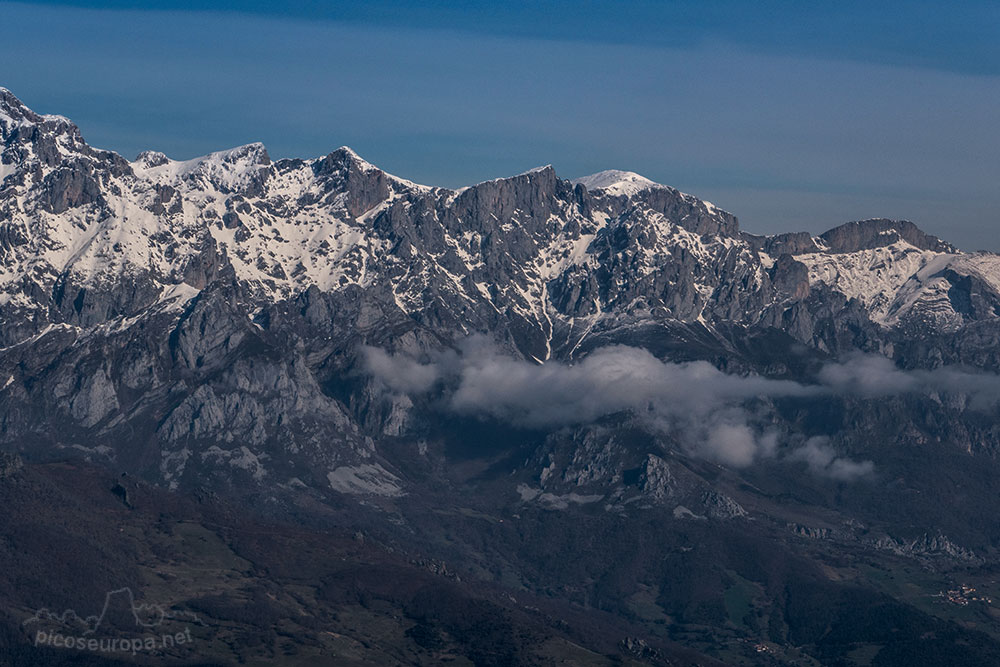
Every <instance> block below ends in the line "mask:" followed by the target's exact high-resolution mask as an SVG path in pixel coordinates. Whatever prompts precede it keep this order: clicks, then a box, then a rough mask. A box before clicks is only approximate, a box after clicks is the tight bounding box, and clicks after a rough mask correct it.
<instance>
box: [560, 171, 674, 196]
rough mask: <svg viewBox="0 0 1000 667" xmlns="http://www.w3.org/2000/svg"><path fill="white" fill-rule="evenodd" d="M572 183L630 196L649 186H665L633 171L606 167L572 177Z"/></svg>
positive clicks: (590, 188) (589, 188) (612, 193)
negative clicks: (581, 175)
mask: <svg viewBox="0 0 1000 667" xmlns="http://www.w3.org/2000/svg"><path fill="white" fill-rule="evenodd" d="M572 182H573V183H579V184H580V185H582V186H583V187H585V188H587V189H588V190H603V191H604V192H606V193H608V194H610V195H619V196H620V195H624V196H631V195H634V194H636V193H637V192H642V191H643V190H648V189H649V188H662V187H665V186H663V185H660V184H659V183H657V182H655V181H651V180H649V179H648V178H646V177H645V176H642V175H640V174H637V173H635V172H634V171H622V170H620V169H608V170H607V171H599V172H597V173H596V174H591V175H590V176H583V177H581V178H574V179H573V181H572Z"/></svg>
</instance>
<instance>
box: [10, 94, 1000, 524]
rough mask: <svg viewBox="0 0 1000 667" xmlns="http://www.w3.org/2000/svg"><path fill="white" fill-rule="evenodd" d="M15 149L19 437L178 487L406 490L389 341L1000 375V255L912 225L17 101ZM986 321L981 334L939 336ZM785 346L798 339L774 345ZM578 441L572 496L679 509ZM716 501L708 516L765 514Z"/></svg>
mask: <svg viewBox="0 0 1000 667" xmlns="http://www.w3.org/2000/svg"><path fill="white" fill-rule="evenodd" d="M0 138H2V152H0V176H2V183H0V260H2V265H0V321H2V323H3V327H2V328H0V347H2V348H3V354H2V356H0V384H3V382H6V384H5V385H4V386H3V389H0V442H2V443H3V444H4V445H5V446H8V447H9V446H17V447H19V448H21V449H29V448H39V449H45V448H48V451H65V450H66V448H77V449H79V448H81V447H82V448H85V449H86V451H87V452H89V454H88V455H91V456H99V457H104V458H107V459H112V460H116V461H118V462H120V463H121V464H122V465H124V464H125V463H126V462H128V464H129V465H130V466H135V467H137V468H141V469H143V470H146V471H154V473H153V475H154V476H158V477H159V479H160V481H164V482H166V483H169V484H182V483H185V482H186V480H189V479H190V480H196V479H197V478H199V476H201V477H203V476H205V475H208V476H210V477H211V476H212V475H216V474H218V475H223V476H225V477H226V478H227V479H231V480H232V479H237V480H239V479H245V480H248V481H249V482H255V483H263V482H262V480H270V481H276V482H284V481H287V479H290V478H295V479H297V480H299V481H303V480H306V481H309V482H310V483H315V484H322V485H336V484H339V485H340V488H342V489H347V488H367V489H376V490H377V489H382V490H383V491H391V493H387V495H393V494H395V493H396V492H397V491H398V490H399V488H400V484H401V482H400V479H401V478H402V477H403V475H402V474H401V471H400V470H398V469H395V468H394V467H393V464H392V463H391V462H390V461H388V460H385V459H383V458H382V457H381V453H380V451H379V448H378V446H377V443H376V442H375V439H377V438H380V437H402V436H404V435H405V434H406V433H407V430H408V429H410V428H412V425H413V420H412V414H411V412H412V410H413V409H414V406H413V403H412V402H411V401H410V400H409V398H407V397H403V396H394V397H390V399H389V400H388V401H384V400H383V397H382V396H381V395H380V391H379V390H378V389H377V388H376V387H374V386H373V385H372V384H371V382H370V381H369V380H366V379H364V378H363V376H362V374H360V373H359V371H358V349H359V346H360V345H363V344H368V345H375V346H378V347H383V348H386V349H389V350H393V351H406V352H407V353H411V354H413V355H419V354H424V353H428V352H431V351H435V350H440V349H442V348H447V347H450V346H453V345H454V344H455V343H456V341H458V340H460V339H462V338H464V337H466V336H468V335H469V334H473V333H488V334H490V335H491V336H492V337H494V338H496V339H497V340H498V341H499V342H500V344H501V345H502V346H504V347H505V348H506V349H507V350H508V351H509V352H511V353H513V354H517V355H520V356H522V357H523V358H525V359H532V358H533V359H535V360H538V361H540V362H542V361H546V360H549V359H560V360H564V361H565V360H572V359H574V358H578V357H580V356H582V355H585V354H586V352H587V351H588V350H589V349H593V348H594V347H597V346H600V345H607V344H618V343H626V344H632V345H638V346H641V347H646V348H648V349H650V350H654V351H655V352H656V353H657V354H658V355H659V356H661V357H669V358H676V359H682V360H686V359H709V360H711V361H712V362H713V363H716V364H717V365H718V366H720V367H724V368H726V369H730V370H737V371H739V372H763V373H768V372H775V373H777V374H783V375H784V374H789V373H791V372H792V371H791V370H790V368H791V366H790V365H789V362H788V360H787V359H782V356H787V355H786V354H785V352H787V349H786V348H784V347H781V346H787V345H790V343H791V342H792V341H798V342H800V343H804V344H805V345H806V347H807V348H811V351H812V353H814V354H816V355H820V356H822V355H835V354H839V353H842V352H847V351H851V350H857V349H861V350H866V351H872V352H881V353H886V354H895V355H896V356H897V357H898V358H900V360H901V361H903V360H904V356H903V355H905V363H907V364H908V365H910V366H912V367H919V366H921V365H922V364H923V365H934V364H939V363H942V362H943V361H944V360H948V359H959V360H963V361H967V362H970V363H975V364H981V365H983V366H984V367H995V366H996V365H997V362H996V360H995V358H994V357H995V356H996V353H995V351H994V350H995V348H996V346H995V342H996V334H995V331H996V324H995V323H996V320H997V317H998V315H997V314H998V312H1000V311H998V308H1000V261H998V258H997V257H996V256H994V255H988V254H981V255H968V254H963V253H960V252H958V251H957V250H955V249H954V248H952V247H951V246H950V245H948V244H946V243H944V242H943V241H940V240H938V239H935V238H933V237H931V236H928V235H926V234H924V233H923V232H920V230H919V229H917V228H916V227H915V226H913V225H912V223H907V222H894V221H887V220H871V221H864V222H857V223H849V224H847V225H844V226H842V227H839V228H837V229H834V230H831V231H830V232H827V233H826V234H823V235H822V236H820V237H812V236H810V235H809V234H804V233H801V234H785V235H779V236H774V237H757V236H753V235H749V234H745V233H742V232H740V230H739V228H738V224H737V220H736V218H735V217H734V216H732V215H731V214H729V213H727V212H725V211H722V210H721V209H719V208H717V207H715V206H714V205H712V204H711V203H708V202H704V201H702V200H699V199H697V198H695V197H692V196H690V195H686V194H684V193H681V192H678V191H677V190H675V189H673V188H670V187H666V186H662V185H659V184H656V183H653V182H651V181H648V180H647V179H644V178H642V177H641V176H638V175H636V174H630V173H629V172H603V173H602V174H597V175H594V176H592V177H587V178H584V179H579V180H578V181H568V180H564V179H561V178H559V177H558V176H557V174H556V172H555V171H554V170H553V169H552V168H551V167H543V168H540V169H535V170H532V171H529V172H526V173H524V174H520V175H518V176H514V177H511V178H504V179H497V180H493V181H488V182H485V183H480V184H477V185H474V186H471V187H468V188H463V189H461V190H457V191H455V190H448V189H443V188H434V187H427V186H422V185H418V184H415V183H412V182H410V181H406V180H404V179H400V178H397V177H394V176H392V175H390V174H387V173H385V172H383V171H382V170H380V169H378V168H377V167H375V166H373V165H371V164H369V163H367V162H365V161H364V160H363V159H361V158H360V157H359V156H358V155H356V154H355V153H354V152H353V151H351V150H350V149H348V148H341V149H338V150H336V151H334V152H332V153H330V154H329V155H327V156H325V157H321V158H317V159H311V160H300V159H283V160H272V159H271V158H270V156H269V155H268V153H267V151H266V150H265V148H264V147H263V146H262V145H260V144H250V145H247V146H242V147H239V148H236V149H233V150H229V151H222V152H219V153H213V154H211V155H208V156H205V157H202V158H197V159H194V160H188V161H183V162H179V161H174V160H171V159H169V158H168V157H166V156H165V155H163V154H161V153H155V152H146V153H142V154H141V155H139V156H138V157H137V158H136V160H135V161H133V162H128V161H127V160H125V159H123V158H122V157H120V156H118V155H117V154H115V153H112V152H108V151H99V150H95V149H93V148H91V147H89V146H88V145H87V144H86V142H85V141H84V140H83V138H82V137H81V136H80V132H79V130H78V129H77V128H76V127H75V126H74V125H73V124H72V123H71V122H69V121H68V120H66V119H63V118H60V117H54V116H40V115H38V114H35V113H34V112H32V111H30V110H29V109H27V108H26V107H24V105H22V104H21V103H20V102H19V101H18V100H17V99H16V98H15V97H14V96H13V95H11V94H10V93H9V92H7V91H0ZM960 328H965V329H967V330H968V331H970V332H975V336H974V337H973V338H971V339H966V340H965V341H964V342H961V343H957V344H956V343H948V342H947V341H946V340H945V339H935V338H934V337H935V336H937V335H939V334H941V333H942V332H954V331H955V330H957V329H960ZM764 339H767V340H770V341H783V342H781V343H780V344H779V343H777V342H774V343H773V345H774V346H775V349H773V350H772V349H757V348H755V347H754V345H753V344H751V342H750V341H753V340H764ZM914 340H921V341H923V343H921V345H922V346H923V347H921V346H919V345H915V344H909V343H908V341H914ZM956 340H958V339H956ZM8 378H9V380H8ZM558 450H559V451H558V452H555V453H553V456H556V454H558V457H561V458H560V459H559V460H560V461H563V459H565V461H564V462H563V463H561V464H560V465H563V466H564V469H563V470H562V471H561V472H560V475H561V479H562V480H563V483H564V484H573V485H574V486H578V485H585V484H586V483H589V482H588V480H589V481H595V480H602V481H601V483H602V484H611V485H614V484H619V483H620V482H621V478H622V476H623V475H625V473H626V470H630V469H632V467H634V466H637V465H645V466H646V467H647V468H648V470H646V472H645V473H643V474H644V475H645V477H644V478H643V479H644V480H645V481H643V482H642V483H641V484H640V488H647V491H648V492H647V493H646V495H647V496H648V497H650V498H660V499H662V498H666V497H669V496H670V493H668V491H667V487H668V486H669V485H668V484H667V480H668V479H669V476H667V475H666V473H665V472H664V470H662V469H659V468H657V465H656V464H655V462H654V463H650V462H649V461H651V459H646V458H645V457H646V456H647V455H648V454H649V452H647V451H636V452H632V453H631V454H629V456H633V455H634V456H633V458H634V457H638V459H637V460H635V461H631V462H628V463H626V462H625V460H624V458H623V457H624V453H623V451H620V450H618V449H616V446H615V445H614V443H613V441H607V440H604V439H601V438H597V439H594V436H591V437H590V438H589V439H588V438H587V437H583V436H581V439H580V440H579V441H574V442H573V443H572V444H571V445H564V446H560V447H559V448H558ZM539 465H543V464H542V463H541V462H539ZM206 470H208V471H210V472H208V473H205V472H204V471H206ZM219 471H222V472H219ZM335 471H336V472H335ZM334 473H335V474H334ZM330 474H333V477H330V476H329V475H330ZM671 474H674V473H671ZM676 474H678V475H680V473H676ZM681 476H683V475H681ZM692 484H693V482H692ZM643 485H644V486H643ZM563 491H565V489H563ZM705 493H706V491H705V489H704V488H701V487H698V486H697V485H693V486H691V487H690V488H689V489H688V490H687V491H685V494H686V495H684V502H685V503H686V504H685V507H686V508H688V509H689V510H690V511H693V512H695V513H696V514H698V515H699V516H702V515H705V516H714V515H713V512H715V513H716V514H718V515H720V516H721V515H722V514H727V513H728V514H729V515H732V516H737V515H739V512H738V511H737V510H736V509H734V507H733V506H731V505H730V504H729V503H728V502H727V501H725V500H720V498H719V497H716V496H711V497H710V496H705V495H704V494H705ZM706 499H707V500H706ZM734 502H735V501H734ZM737 506H738V505H737ZM712 508H714V509H712Z"/></svg>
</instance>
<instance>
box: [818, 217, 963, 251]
mask: <svg viewBox="0 0 1000 667" xmlns="http://www.w3.org/2000/svg"><path fill="white" fill-rule="evenodd" d="M820 239H822V241H823V243H825V244H826V249H827V250H828V251H829V252H835V253H847V252H857V251H859V250H870V249H873V248H884V247H886V246H889V245H892V244H893V243H896V242H898V241H906V242H907V243H909V244H910V245H912V246H914V247H916V248H919V249H921V250H931V251H934V252H946V253H955V252H958V251H957V249H956V248H955V247H954V246H953V245H951V244H950V243H947V242H945V241H942V240H941V239H939V238H937V237H936V236H931V235H930V234H927V233H925V232H924V231H922V230H921V229H920V228H919V227H917V226H916V225H915V224H913V223H912V222H910V221H909V220H890V219H888V218H871V219H868V220H859V221H856V222H848V223H845V224H843V225H840V226H839V227H834V228H833V229H831V230H829V231H827V232H824V233H823V234H821V235H820Z"/></svg>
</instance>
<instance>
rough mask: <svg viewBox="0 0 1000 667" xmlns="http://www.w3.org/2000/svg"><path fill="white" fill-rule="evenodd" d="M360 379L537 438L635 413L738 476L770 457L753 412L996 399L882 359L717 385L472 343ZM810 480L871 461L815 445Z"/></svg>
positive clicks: (385, 364)
mask: <svg viewBox="0 0 1000 667" xmlns="http://www.w3.org/2000/svg"><path fill="white" fill-rule="evenodd" d="M364 360H365V368H366V370H367V371H368V372H369V373H370V374H372V375H374V376H376V377H378V378H379V379H381V380H382V381H383V382H384V383H385V384H386V385H387V386H388V387H389V388H390V389H392V390H393V391H397V392H401V393H407V394H410V395H415V394H422V393H425V392H428V391H430V390H431V389H432V388H434V387H435V386H436V385H438V384H439V383H440V384H441V385H442V386H444V387H445V388H446V391H445V396H446V398H445V400H446V401H447V406H448V408H449V409H451V410H452V411H454V412H456V413H459V414H466V415H473V416H476V415H488V416H491V417H494V418H497V419H501V420H503V421H507V422H509V423H512V424H516V425H518V426H524V427H533V428H559V427H562V426H570V425H575V424H585V423H588V422H592V421H594V420H596V419H599V418H601V417H603V416H606V415H611V414H615V413H620V412H624V411H628V412H631V413H632V414H634V415H636V416H637V417H638V418H640V419H644V420H647V421H648V423H649V424H650V425H652V426H653V427H655V428H659V429H662V430H664V431H670V432H672V433H676V434H679V435H680V436H681V440H682V442H684V443H685V446H686V447H687V448H688V449H689V451H690V452H691V453H692V454H695V455H697V456H701V457H703V458H707V459H710V460H713V461H717V462H719V463H722V464H725V465H729V466H734V467H742V466H746V465H749V464H751V463H753V462H754V461H755V460H757V459H759V458H765V457H770V456H774V455H775V453H776V451H777V449H778V444H779V441H780V439H781V433H780V432H779V431H778V430H776V429H775V428H773V427H768V426H766V425H762V424H761V423H760V420H759V419H757V418H755V417H754V415H753V412H752V410H751V408H750V407H748V405H747V404H748V403H749V402H752V401H754V400H767V399H774V398H784V397H808V396H821V395H831V394H837V395H858V396H862V397H877V396H889V395H897V394H903V393H909V392H949V393H959V394H963V395H965V396H967V397H968V399H969V405H970V406H971V407H979V408H982V407H988V406H991V405H995V404H996V403H997V401H998V399H1000V377H998V376H995V375H988V374H976V373H969V372H966V371H962V370H959V369H955V368H942V369H939V370H935V371H902V370H899V369H898V368H896V367H895V365H894V364H893V363H892V362H891V361H890V360H888V359H885V358H882V357H872V356H862V355H858V356H852V357H849V358H848V359H846V360H845V361H844V362H842V363H836V364H829V365H827V366H825V367H824V368H823V369H822V370H821V371H820V373H819V374H818V376H817V378H816V379H817V382H816V383H815V384H802V383H798V382H793V381H789V380H772V379H768V378H764V377H760V376H746V377H744V376H738V375H730V374H727V373H723V372H722V371H720V370H718V369H717V368H715V367H714V366H712V365H711V364H709V363H707V362H704V361H694V362H687V363H669V362H663V361H660V360H659V359H657V358H656V357H654V356H653V355H652V354H650V353H649V352H647V351H646V350H643V349H638V348H633V347H625V346H611V347H605V348H601V349H598V350H596V351H594V352H592V353H591V354H590V355H588V356H587V357H586V358H584V359H583V360H581V361H579V362H578V363H575V364H572V365H568V364H563V363H560V362H554V361H550V362H548V363H546V364H543V365H538V364H535V363H530V362H527V361H523V360H520V359H514V358H511V357H509V356H506V355H503V354H501V353H500V352H498V351H497V349H496V347H495V346H494V345H493V344H492V343H491V342H489V341H488V340H487V339H485V338H482V337H472V338H469V339H467V340H466V341H465V342H464V343H463V344H462V346H461V349H460V352H459V354H455V353H448V354H445V355H441V356H440V357H439V358H437V359H433V360H431V361H429V362H427V363H420V362H418V361H416V360H414V359H411V358H408V357H405V356H393V355H389V354H387V353H386V352H384V351H382V350H379V349H376V348H365V349H364ZM788 458H789V459H790V460H796V461H802V462H804V463H805V464H806V465H807V466H808V467H809V469H810V470H812V471H813V472H815V473H817V474H821V475H824V476H827V477H831V478H833V479H838V480H850V479H855V478H858V477H862V476H865V475H869V474H870V473H872V471H873V470H874V465H873V464H872V463H871V462H870V461H862V462H856V461H852V460H850V459H847V458H843V457H838V456H837V455H836V452H835V451H834V449H833V448H832V447H831V446H830V445H829V439H828V438H812V439H810V440H808V441H806V442H805V444H803V445H801V446H798V447H797V448H795V449H794V450H793V452H792V453H791V454H790V455H789V456H788Z"/></svg>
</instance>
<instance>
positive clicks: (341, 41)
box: [0, 0, 1000, 250]
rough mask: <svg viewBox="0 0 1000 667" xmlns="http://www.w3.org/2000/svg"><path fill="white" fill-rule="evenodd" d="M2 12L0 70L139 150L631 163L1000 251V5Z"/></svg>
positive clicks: (488, 165)
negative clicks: (893, 220)
mask: <svg viewBox="0 0 1000 667" xmlns="http://www.w3.org/2000/svg"><path fill="white" fill-rule="evenodd" d="M0 26H2V27H3V28H4V30H3V34H4V38H3V39H2V40H0V85H3V86H6V87H8V88H10V89H11V90H12V91H14V93H15V94H17V95H18V96H19V97H21V98H22V99H23V100H24V101H25V102H26V103H27V104H28V105H29V106H31V107H32V108H34V109H36V110H37V111H40V112H44V113H61V114H63V115H66V116H69V117H70V118H72V119H73V120H74V121H75V122H77V124H78V125H79V126H80V128H81V129H82V131H83V133H84V136H85V137H86V138H87V139H88V141H90V143H92V144H93V145H96V146H100V147H104V148H112V149H114V150H117V151H119V152H121V153H122V154H124V155H126V156H127V157H130V158H131V157H134V155H135V154H136V153H138V152H139V151H140V150H144V149H147V148H152V149H157V150H162V151H164V152H166V153H167V154H169V155H171V156H173V157H177V158H187V157H193V156H195V155H199V154H203V153H206V152H209V151H212V150H217V149H221V148H227V147H231V146H235V145H239V144H243V143H247V142H250V141H257V140H260V141H263V142H264V143H265V144H266V145H267V146H268V149H269V151H270V152H271V154H272V156H273V157H290V156H300V157H308V156H316V155H322V154H325V153H327V152H329V151H330V150H333V149H334V148H336V147H338V146H340V145H343V144H347V145H350V146H352V147H353V148H354V149H355V150H357V151H358V152H359V153H361V154H362V155H363V156H365V157H366V158H367V159H369V160H370V161H372V162H374V163H376V164H378V165H379V166H381V167H383V168H385V169H387V170H388V171H391V172H393V173H396V174H399V175H401V176H405V177H407V178H411V179H413V180H416V181H419V182H424V183H429V184H434V185H444V186H459V185H464V184H468V183H472V182H476V181H480V180H484V179H487V178H494V177H497V176H504V175H510V174H514V173H518V172H521V171H524V170H525V169H528V168H531V167H534V166H537V165H540V164H546V163H551V164H553V165H554V166H555V168H556V171H557V172H558V173H559V174H560V175H561V176H563V177H567V178H569V177H575V176H580V175H584V174H587V173H591V172H594V171H599V170H601V169H609V168H617V169H629V170H633V171H637V172H640V173H642V174H644V175H646V176H648V177H649V178H652V179H654V180H657V181H660V182H663V183H668V184H670V185H674V186H676V187H679V188H681V189H682V190H685V191H687V192H691V193H693V194H696V195H699V196H702V197H704V198H707V199H710V200H712V201H714V202H716V203H717V204H719V205H720V206H723V207H724V208H727V209H729V210H731V211H733V212H734V213H736V214H737V215H738V216H739V217H740V219H741V223H742V225H743V227H744V228H745V229H748V230H749V231H753V232H758V233H771V232H777V231H785V230H801V229H804V230H809V231H814V232H818V231H823V230H824V229H826V228H829V227H831V226H833V225H835V224H838V223H840V222H843V221H846V220H852V219H859V218H864V217H873V216H887V217H900V218H908V219H911V220H914V221H915V222H917V223H918V224H919V225H921V226H922V227H923V228H925V229H926V230H928V231H930V232H933V233H936V234H938V235H941V236H943V237H945V238H947V239H948V240H950V241H952V242H954V243H957V244H958V245H960V246H962V247H965V248H968V249H976V248H987V249H992V250H1000V235H998V234H997V231H998V229H1000V224H998V223H1000V214H998V211H1000V122H998V117H1000V111H998V110H1000V40H998V39H997V36H998V35H1000V3H987V2H975V1H970V2H964V3H962V4H961V6H960V8H959V9H949V7H948V6H947V5H946V4H945V3H940V2H938V3H929V2H907V3H902V2H891V1H887V2H879V3H872V2H865V3H861V2H857V3H855V2H849V1H844V2H837V3H833V2H830V3H825V2H776V1H773V0H757V1H755V2H729V1H725V0H720V1H717V2H712V1H710V0H699V1H696V2H687V1H684V2H646V1H643V0H639V1H637V2H630V3H612V2H593V1H590V2H587V1H577V2H566V1H551V0H549V1H546V0H540V1H539V2H534V3H523V4H519V3H498V2H475V1H472V2H465V3H458V2H442V1H438V2H426V3H416V2H410V3H399V2H395V3H392V2H381V1H379V0H372V1H371V2H366V3H331V2H316V1H313V2H309V1H304V2H280V1H276V2H259V1H256V0H250V1H248V2H240V3H236V2H231V3H213V4H211V5H208V4H207V3H195V2H177V1H175V2H168V1H165V0H151V1H148V2H130V1H127V0H122V1H118V2H104V3H98V2H72V1H71V2H45V3H30V4H22V3H5V2H4V3H0Z"/></svg>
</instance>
